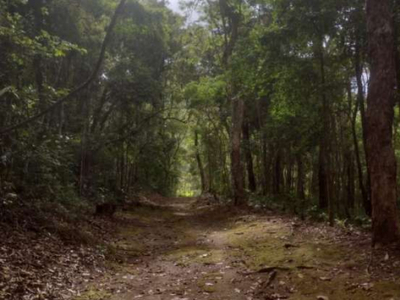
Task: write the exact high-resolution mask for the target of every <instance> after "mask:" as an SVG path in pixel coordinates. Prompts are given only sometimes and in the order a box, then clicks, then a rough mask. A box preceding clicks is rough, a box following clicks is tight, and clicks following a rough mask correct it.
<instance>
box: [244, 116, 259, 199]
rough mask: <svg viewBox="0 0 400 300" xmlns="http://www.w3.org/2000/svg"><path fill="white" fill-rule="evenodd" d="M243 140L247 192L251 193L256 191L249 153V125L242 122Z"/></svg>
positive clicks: (251, 158) (251, 156)
mask: <svg viewBox="0 0 400 300" xmlns="http://www.w3.org/2000/svg"><path fill="white" fill-rule="evenodd" d="M243 140H244V143H245V145H244V152H245V156H246V166H247V180H248V182H249V190H250V191H251V192H253V193H254V192H255V191H256V188H257V187H256V177H255V175H254V167H253V155H252V153H251V147H250V131H249V123H247V122H243Z"/></svg>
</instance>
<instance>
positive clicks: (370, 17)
mask: <svg viewBox="0 0 400 300" xmlns="http://www.w3.org/2000/svg"><path fill="white" fill-rule="evenodd" d="M366 11H367V30H368V38H369V55H370V60H371V78H370V84H369V90H368V98H367V104H368V106H367V113H366V125H367V133H368V136H367V153H368V155H367V157H368V162H369V166H370V172H371V196H372V198H371V200H372V228H373V243H374V244H390V243H393V242H397V241H398V240H399V237H400V230H399V220H398V215H397V207H396V199H397V186H396V176H397V174H396V171H397V170H396V168H397V167H396V158H395V154H394V149H393V143H392V136H393V132H392V128H393V118H394V104H395V91H396V68H395V67H396V62H395V55H394V53H395V52H394V35H393V24H392V14H391V9H390V3H389V1H388V0H367V6H366Z"/></svg>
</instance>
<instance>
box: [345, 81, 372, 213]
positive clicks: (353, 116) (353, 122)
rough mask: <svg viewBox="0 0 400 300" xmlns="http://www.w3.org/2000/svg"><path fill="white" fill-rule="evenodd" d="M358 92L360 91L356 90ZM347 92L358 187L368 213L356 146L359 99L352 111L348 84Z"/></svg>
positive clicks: (358, 152) (367, 202)
mask: <svg viewBox="0 0 400 300" xmlns="http://www.w3.org/2000/svg"><path fill="white" fill-rule="evenodd" d="M358 92H360V91H358ZM347 94H348V98H349V106H350V114H351V120H350V123H351V124H350V125H351V135H352V137H353V144H354V153H355V159H356V165H357V175H358V186H359V188H360V192H361V197H362V203H363V206H364V210H365V212H366V214H367V215H368V212H371V211H370V208H371V205H370V204H371V202H370V201H369V197H368V192H367V189H366V188H365V185H364V176H363V171H362V163H361V155H360V147H359V146H358V139H357V129H356V120H357V113H358V108H359V105H360V101H359V99H357V102H356V105H355V108H354V111H353V110H352V108H351V106H352V102H353V100H352V92H351V85H350V84H349V85H348V87H347ZM358 97H359V96H358ZM358 97H357V98H358ZM367 176H368V174H367Z"/></svg>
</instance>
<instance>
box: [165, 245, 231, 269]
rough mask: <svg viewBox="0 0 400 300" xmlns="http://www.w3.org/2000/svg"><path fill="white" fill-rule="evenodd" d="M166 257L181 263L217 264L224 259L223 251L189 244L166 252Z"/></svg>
mask: <svg viewBox="0 0 400 300" xmlns="http://www.w3.org/2000/svg"><path fill="white" fill-rule="evenodd" d="M165 259H167V260H171V261H174V262H176V263H177V264H180V265H189V264H196V263H197V264H205V265H210V264H217V263H219V262H221V261H222V260H223V251H222V250H214V249H208V248H205V247H200V246H199V247H196V246H187V247H180V248H179V249H176V250H173V251H171V252H169V253H167V254H166V256H165Z"/></svg>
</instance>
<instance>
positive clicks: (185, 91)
mask: <svg viewBox="0 0 400 300" xmlns="http://www.w3.org/2000/svg"><path fill="white" fill-rule="evenodd" d="M368 2H369V4H368V5H369V6H368V7H369V9H367V10H365V5H364V1H361V0H351V1H337V0H297V1H293V0H257V1H247V2H246V1H241V0H218V1H194V2H193V3H187V4H186V6H187V7H186V9H187V11H188V12H189V11H191V10H195V11H198V14H199V19H198V20H196V21H194V22H189V21H188V20H185V19H184V18H183V17H182V16H179V15H178V14H176V13H174V12H172V11H171V10H170V9H168V7H167V6H166V4H165V2H164V1H160V2H157V1H156V0H147V1H130V0H129V1H124V0H122V1H120V2H119V1H116V0H115V1H114V0H83V1H65V0H27V1H25V0H0V12H1V14H0V134H1V137H0V157H1V169H0V197H1V202H0V218H1V219H2V221H6V220H7V218H9V215H8V213H7V212H9V211H11V210H12V209H13V207H15V206H19V205H21V203H25V204H26V203H28V204H29V205H36V204H37V203H43V202H55V203H58V204H60V205H63V206H66V207H69V206H74V205H78V204H82V203H99V202H109V201H122V199H123V198H126V197H128V198H129V196H130V195H132V194H134V193H137V192H139V191H156V192H159V193H160V194H163V195H174V194H180V195H193V194H199V193H206V192H210V193H213V194H218V195H222V196H224V197H226V198H231V199H233V202H234V203H235V204H238V205H242V204H248V203H261V204H263V203H264V204H268V205H276V206H279V207H285V208H287V209H290V210H292V211H294V212H295V213H298V214H301V215H302V216H305V214H306V213H316V214H319V215H320V216H322V217H323V218H326V219H327V220H329V221H330V223H331V224H333V223H334V222H335V219H337V218H339V219H347V220H354V219H357V218H358V219H363V218H364V219H365V218H368V217H370V216H371V215H373V224H374V232H375V237H376V239H377V241H378V242H388V241H393V239H396V238H397V237H399V232H398V220H397V219H398V218H397V210H396V206H395V205H396V204H395V202H396V201H397V199H398V197H397V193H396V189H397V187H398V185H399V183H398V182H396V171H397V170H396V160H398V159H399V158H400V152H399V150H400V144H399V138H398V136H399V126H398V124H397V123H398V120H399V118H400V117H399V109H398V105H397V103H398V101H397V100H398V95H397V92H396V89H395V86H397V85H398V84H397V83H399V82H400V77H399V76H398V75H397V72H396V70H398V69H399V66H400V59H399V57H400V55H398V51H397V50H398V49H397V48H398V46H399V45H398V43H399V42H398V40H399V32H400V30H398V29H400V27H399V26H400V24H399V22H398V19H399V17H400V15H399V14H398V13H399V9H398V4H397V2H396V1H394V3H389V1H376V0H369V1H368ZM392 12H393V13H392ZM367 20H368V22H367ZM382 28H384V29H385V30H381V29H382ZM368 40H369V43H368ZM368 45H369V49H370V50H371V51H370V52H368ZM368 84H370V87H369V88H367V86H368ZM367 91H368V93H367ZM367 94H368V95H367ZM367 96H368V105H367V103H366V102H367V101H366V98H367ZM395 103H396V107H395V109H394V108H393V107H394V104H395ZM393 119H394V122H393ZM392 135H393V136H392ZM392 146H393V147H392ZM396 228H397V229H396ZM388 229H390V230H388Z"/></svg>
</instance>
